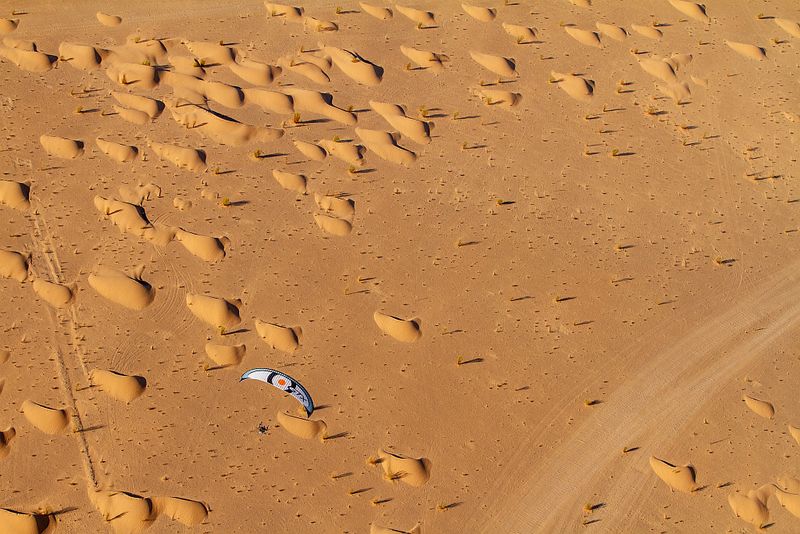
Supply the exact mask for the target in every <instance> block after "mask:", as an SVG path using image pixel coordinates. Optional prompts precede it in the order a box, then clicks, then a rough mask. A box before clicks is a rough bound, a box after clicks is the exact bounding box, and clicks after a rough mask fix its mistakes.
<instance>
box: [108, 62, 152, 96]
mask: <svg viewBox="0 0 800 534" xmlns="http://www.w3.org/2000/svg"><path fill="white" fill-rule="evenodd" d="M106 76H108V78H109V79H110V80H111V81H112V82H116V83H118V84H119V85H122V86H124V87H128V86H133V87H138V88H141V89H148V90H150V89H155V88H156V87H158V82H159V78H158V70H157V69H156V68H155V67H153V66H151V65H142V64H141V63H123V62H120V63H113V64H111V65H109V66H108V68H107V69H106Z"/></svg>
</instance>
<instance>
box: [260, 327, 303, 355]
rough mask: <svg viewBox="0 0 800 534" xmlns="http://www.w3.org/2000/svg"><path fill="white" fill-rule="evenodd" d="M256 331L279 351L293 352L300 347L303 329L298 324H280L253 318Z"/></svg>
mask: <svg viewBox="0 0 800 534" xmlns="http://www.w3.org/2000/svg"><path fill="white" fill-rule="evenodd" d="M255 325H256V332H257V333H258V335H259V337H261V339H263V340H264V341H265V342H266V343H267V345H269V346H270V347H271V348H273V349H278V350H279V351H281V352H286V353H288V354H294V352H295V351H296V350H297V349H298V348H300V341H301V338H302V336H303V329H302V328H300V327H299V326H282V325H279V324H275V323H269V322H266V321H262V320H260V319H256V320H255Z"/></svg>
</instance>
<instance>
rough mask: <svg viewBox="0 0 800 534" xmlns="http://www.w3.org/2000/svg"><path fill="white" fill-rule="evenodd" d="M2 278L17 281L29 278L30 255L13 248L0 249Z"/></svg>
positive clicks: (0, 272)
mask: <svg viewBox="0 0 800 534" xmlns="http://www.w3.org/2000/svg"><path fill="white" fill-rule="evenodd" d="M0 278H11V279H12V280H16V281H17V282H24V281H25V280H27V279H28V256H25V255H23V254H20V253H19V252H14V251H11V250H0Z"/></svg>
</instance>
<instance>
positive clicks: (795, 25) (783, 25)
mask: <svg viewBox="0 0 800 534" xmlns="http://www.w3.org/2000/svg"><path fill="white" fill-rule="evenodd" d="M775 24H777V25H778V27H779V28H780V29H782V30H783V31H785V32H786V33H788V34H789V35H791V36H792V37H800V23H799V22H796V21H794V20H789V19H782V18H776V19H775Z"/></svg>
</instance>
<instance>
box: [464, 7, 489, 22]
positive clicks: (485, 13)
mask: <svg viewBox="0 0 800 534" xmlns="http://www.w3.org/2000/svg"><path fill="white" fill-rule="evenodd" d="M461 8H462V9H463V10H464V12H465V13H466V14H467V15H469V16H470V17H472V18H474V19H475V20H479V21H481V22H492V21H493V20H494V19H495V17H497V9H495V8H493V7H482V6H473V5H470V4H461Z"/></svg>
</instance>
